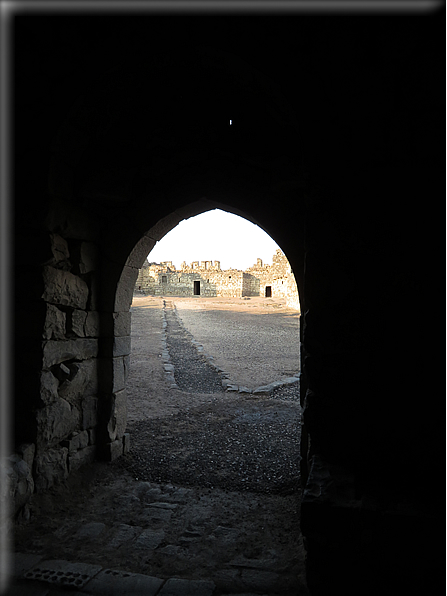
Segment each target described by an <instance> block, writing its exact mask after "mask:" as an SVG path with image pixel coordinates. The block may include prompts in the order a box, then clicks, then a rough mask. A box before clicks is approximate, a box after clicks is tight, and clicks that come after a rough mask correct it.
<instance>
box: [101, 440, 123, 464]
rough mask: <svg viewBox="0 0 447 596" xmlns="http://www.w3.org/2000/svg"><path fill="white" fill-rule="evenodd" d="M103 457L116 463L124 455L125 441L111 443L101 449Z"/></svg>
mask: <svg viewBox="0 0 447 596" xmlns="http://www.w3.org/2000/svg"><path fill="white" fill-rule="evenodd" d="M101 455H102V457H103V458H104V459H105V460H106V461H114V460H115V459H117V458H118V457H121V455H123V441H122V440H121V439H118V440H117V441H112V442H111V443H106V444H105V445H103V446H102V447H101Z"/></svg>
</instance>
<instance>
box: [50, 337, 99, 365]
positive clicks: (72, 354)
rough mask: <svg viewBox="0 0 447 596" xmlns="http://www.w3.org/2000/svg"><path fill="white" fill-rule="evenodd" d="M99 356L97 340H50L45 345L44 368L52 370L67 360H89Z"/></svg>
mask: <svg viewBox="0 0 447 596" xmlns="http://www.w3.org/2000/svg"><path fill="white" fill-rule="evenodd" d="M97 354H98V340H97V339H87V338H79V339H69V340H65V341H55V340H48V341H46V342H44V345H43V367H44V368H50V367H51V366H53V365H54V364H59V363H60V362H64V361H65V360H88V359H89V358H94V357H95V356H97Z"/></svg>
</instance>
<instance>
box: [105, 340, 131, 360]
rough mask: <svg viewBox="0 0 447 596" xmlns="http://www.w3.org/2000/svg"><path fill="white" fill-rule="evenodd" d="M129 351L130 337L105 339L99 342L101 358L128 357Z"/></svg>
mask: <svg viewBox="0 0 447 596" xmlns="http://www.w3.org/2000/svg"><path fill="white" fill-rule="evenodd" d="M130 351H131V338H130V335H127V336H125V337H107V338H104V340H103V341H102V342H101V357H102V358H110V357H112V358H117V357H118V356H128V355H129V354H130Z"/></svg>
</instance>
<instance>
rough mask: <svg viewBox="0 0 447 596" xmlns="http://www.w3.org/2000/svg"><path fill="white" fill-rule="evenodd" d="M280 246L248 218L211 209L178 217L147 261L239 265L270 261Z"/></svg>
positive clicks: (234, 267) (234, 266) (240, 267)
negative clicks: (177, 222) (187, 217)
mask: <svg viewBox="0 0 447 596" xmlns="http://www.w3.org/2000/svg"><path fill="white" fill-rule="evenodd" d="M277 248H280V247H279V246H278V245H277V244H276V242H274V241H273V240H272V239H271V238H270V236H269V235H268V234H266V233H265V232H264V230H262V228H260V227H258V226H256V225H254V224H252V223H251V222H250V221H248V220H246V219H244V218H243V217H239V216H238V215H233V214H232V213H227V212H226V211H221V210H220V209H214V210H213V211H206V212H205V213H202V214H200V215H197V216H196V217H190V218H189V219H185V220H183V221H181V222H180V223H179V224H178V225H177V226H176V227H175V228H173V229H172V230H171V231H170V232H169V233H168V234H166V236H164V237H163V238H162V239H161V240H160V241H159V242H157V244H156V245H155V246H154V248H153V249H152V250H151V252H150V253H149V255H148V257H147V259H148V261H149V262H150V263H151V262H155V263H160V262H161V261H172V263H173V265H175V267H176V268H178V269H180V267H181V264H182V262H183V261H186V263H187V264H188V265H189V264H190V263H191V262H192V261H220V267H221V269H230V268H233V269H242V270H245V269H247V268H248V267H251V266H252V265H255V264H256V259H257V258H260V259H262V261H263V263H268V264H271V263H272V257H273V255H274V254H275V252H276V249H277Z"/></svg>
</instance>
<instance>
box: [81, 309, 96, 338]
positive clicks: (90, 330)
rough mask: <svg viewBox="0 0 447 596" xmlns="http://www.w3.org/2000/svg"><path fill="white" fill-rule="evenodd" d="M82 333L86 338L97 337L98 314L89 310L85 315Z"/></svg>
mask: <svg viewBox="0 0 447 596" xmlns="http://www.w3.org/2000/svg"><path fill="white" fill-rule="evenodd" d="M84 332H85V335H86V337H99V312H97V311H93V310H91V311H89V312H88V313H87V319H86V321H85V326H84Z"/></svg>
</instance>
